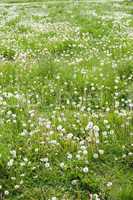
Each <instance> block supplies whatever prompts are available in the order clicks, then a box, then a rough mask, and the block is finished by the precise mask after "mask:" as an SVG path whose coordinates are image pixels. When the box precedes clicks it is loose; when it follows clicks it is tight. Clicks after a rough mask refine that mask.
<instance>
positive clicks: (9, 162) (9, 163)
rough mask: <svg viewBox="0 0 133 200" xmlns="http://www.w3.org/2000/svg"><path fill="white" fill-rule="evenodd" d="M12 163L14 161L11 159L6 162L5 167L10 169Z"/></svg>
mask: <svg viewBox="0 0 133 200" xmlns="http://www.w3.org/2000/svg"><path fill="white" fill-rule="evenodd" d="M13 163H14V160H13V159H11V160H9V161H8V162H7V166H8V167H11V166H12V165H13Z"/></svg>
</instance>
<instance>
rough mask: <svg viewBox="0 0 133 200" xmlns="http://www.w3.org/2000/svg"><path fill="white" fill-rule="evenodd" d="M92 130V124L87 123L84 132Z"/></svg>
mask: <svg viewBox="0 0 133 200" xmlns="http://www.w3.org/2000/svg"><path fill="white" fill-rule="evenodd" d="M92 128H93V122H89V123H88V124H87V126H86V128H85V130H89V129H92Z"/></svg>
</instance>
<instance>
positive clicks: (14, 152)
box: [10, 150, 16, 158]
mask: <svg viewBox="0 0 133 200" xmlns="http://www.w3.org/2000/svg"><path fill="white" fill-rule="evenodd" d="M10 153H11V154H12V156H13V158H16V151H15V150H12V151H10Z"/></svg>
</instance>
